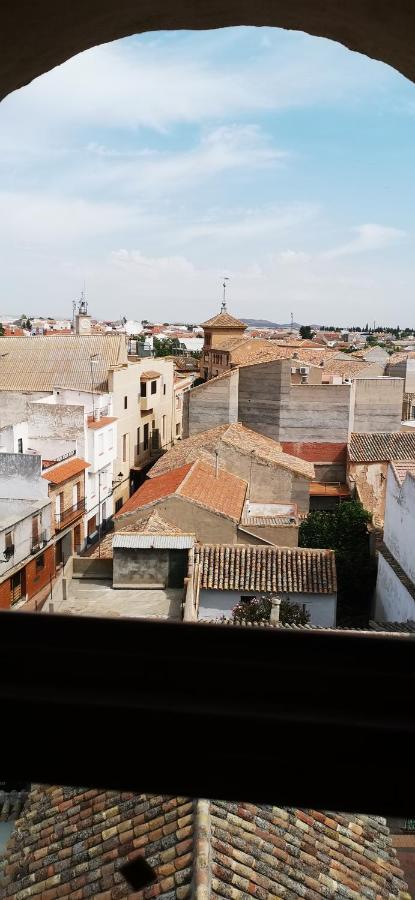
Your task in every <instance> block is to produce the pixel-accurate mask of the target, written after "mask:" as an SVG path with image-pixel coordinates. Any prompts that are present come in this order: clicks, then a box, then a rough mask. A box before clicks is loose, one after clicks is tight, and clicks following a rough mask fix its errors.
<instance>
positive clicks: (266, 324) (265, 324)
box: [241, 319, 301, 331]
mask: <svg viewBox="0 0 415 900" xmlns="http://www.w3.org/2000/svg"><path fill="white" fill-rule="evenodd" d="M241 322H245V325H250V327H251V328H288V329H291V327H292V328H294V329H295V330H296V331H297V330H298V329H299V328H300V327H301V326H300V324H299V323H298V322H293V323H292V326H291V322H286V323H285V324H284V325H281V324H279V323H278V322H270V321H269V320H268V319H241Z"/></svg>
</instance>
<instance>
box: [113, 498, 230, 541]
mask: <svg viewBox="0 0 415 900" xmlns="http://www.w3.org/2000/svg"><path fill="white" fill-rule="evenodd" d="M150 509H154V510H156V512H157V513H158V514H159V515H160V516H162V518H165V519H166V520H167V521H168V522H171V524H173V525H177V526H178V527H179V528H180V529H181V531H184V532H185V533H186V534H194V535H196V540H198V541H200V542H201V543H203V544H234V543H236V531H237V526H236V522H233V521H232V520H231V519H226V518H225V516H220V515H217V514H216V513H214V512H211V511H210V510H208V509H204V508H203V507H201V506H196V504H194V503H191V502H190V501H189V500H186V499H185V498H184V497H179V496H174V495H173V496H172V497H167V498H166V499H165V500H159V501H158V502H157V503H155V504H153V505H152V507H148V506H147V507H145V508H143V509H140V510H137V511H136V512H134V513H128V514H127V515H125V516H121V517H120V518H116V519H115V528H116V530H119V529H120V528H122V527H123V525H125V524H126V523H127V522H128V524H130V523H131V522H139V521H141V519H143V518H144V517H145V516H147V515H148V513H149V511H150Z"/></svg>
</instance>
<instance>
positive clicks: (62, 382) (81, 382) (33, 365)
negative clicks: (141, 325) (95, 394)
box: [0, 334, 127, 391]
mask: <svg viewBox="0 0 415 900" xmlns="http://www.w3.org/2000/svg"><path fill="white" fill-rule="evenodd" d="M0 356H1V357H2V360H1V363H2V364H1V366H0V391H52V390H53V388H55V387H57V388H59V387H60V388H67V389H69V390H78V391H82V390H84V391H92V378H91V356H96V359H94V361H93V381H94V389H95V391H97V390H104V391H106V390H108V369H109V368H111V367H112V366H119V365H124V364H125V363H127V345H126V342H125V335H122V334H86V335H82V336H81V335H73V334H64V335H52V336H50V337H45V336H44V335H39V336H35V337H28V338H26V337H25V338H21V337H19V338H17V337H7V338H5V337H0Z"/></svg>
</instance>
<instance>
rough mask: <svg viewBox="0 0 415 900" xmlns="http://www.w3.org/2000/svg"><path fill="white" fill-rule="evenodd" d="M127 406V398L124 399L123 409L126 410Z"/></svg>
mask: <svg viewBox="0 0 415 900" xmlns="http://www.w3.org/2000/svg"><path fill="white" fill-rule="evenodd" d="M127 406H128V397H124V409H127Z"/></svg>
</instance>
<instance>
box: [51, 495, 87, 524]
mask: <svg viewBox="0 0 415 900" xmlns="http://www.w3.org/2000/svg"><path fill="white" fill-rule="evenodd" d="M84 512H85V497H83V498H82V500H78V503H75V504H74V505H73V506H67V507H66V509H61V511H60V512H59V513H55V530H56V531H61V529H62V528H66V526H67V525H70V524H71V522H75V520H76V519H79V518H80V517H81V516H83V514H84Z"/></svg>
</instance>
